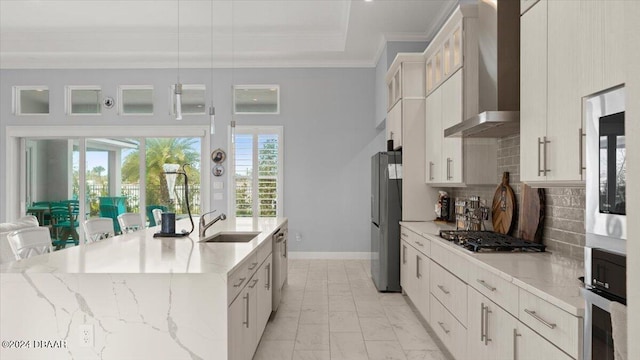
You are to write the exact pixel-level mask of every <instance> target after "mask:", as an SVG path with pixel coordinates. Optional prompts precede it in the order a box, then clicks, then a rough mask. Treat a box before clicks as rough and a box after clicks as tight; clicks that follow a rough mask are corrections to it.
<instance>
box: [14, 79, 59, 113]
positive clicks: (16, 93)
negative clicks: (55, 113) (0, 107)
mask: <svg viewBox="0 0 640 360" xmlns="http://www.w3.org/2000/svg"><path fill="white" fill-rule="evenodd" d="M23 90H36V91H44V90H46V91H48V92H49V97H48V98H49V103H48V105H49V112H47V113H24V112H22V103H21V99H20V98H21V96H20V94H21V92H22V91H23ZM11 103H12V106H13V109H12V113H13V114H14V115H16V116H49V115H50V114H51V90H50V89H49V86H47V85H16V86H13V101H12V102H11Z"/></svg>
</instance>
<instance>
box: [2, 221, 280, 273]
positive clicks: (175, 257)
mask: <svg viewBox="0 0 640 360" xmlns="http://www.w3.org/2000/svg"><path fill="white" fill-rule="evenodd" d="M286 222H287V219H286V218H269V219H260V220H257V221H252V219H244V218H243V219H230V218H229V219H227V220H224V221H218V222H217V223H216V224H215V225H213V226H212V227H210V228H209V229H207V231H206V233H205V238H210V237H212V236H214V235H216V234H218V233H222V232H254V231H255V232H260V234H259V235H258V236H257V237H256V238H255V239H253V240H251V241H249V242H246V243H216V242H200V241H201V240H202V239H200V238H199V236H198V218H194V223H195V226H196V228H195V230H194V231H193V233H192V234H191V235H190V236H188V237H180V238H154V237H153V234H154V233H156V232H159V231H160V227H159V226H156V227H151V228H147V229H144V230H141V231H136V232H133V233H129V234H124V235H119V236H115V237H112V238H108V239H104V240H101V241H98V242H95V243H91V244H85V245H80V246H74V247H71V248H67V249H63V250H59V251H54V252H52V253H50V254H44V255H39V256H35V257H32V258H29V259H25V260H20V261H15V262H11V263H7V264H3V265H2V266H0V273H20V272H27V273H79V274H82V273H93V274H124V273H139V274H144V273H147V274H163V273H176V274H180V273H189V274H194V273H195V274H197V273H213V274H227V273H229V272H230V271H232V270H233V269H234V268H235V267H237V266H238V265H240V264H241V263H242V261H243V260H244V259H245V258H246V257H247V256H248V255H249V254H251V253H252V252H253V251H254V250H255V249H257V248H258V247H259V246H260V245H261V244H262V243H263V242H264V241H265V240H267V239H268V238H269V236H270V235H271V234H272V233H273V232H274V231H275V230H276V229H278V228H279V227H280V226H282V225H283V224H285V223H286ZM190 227H191V224H190V223H189V219H182V220H179V221H177V222H176V229H189V228H190Z"/></svg>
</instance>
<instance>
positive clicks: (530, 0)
mask: <svg viewBox="0 0 640 360" xmlns="http://www.w3.org/2000/svg"><path fill="white" fill-rule="evenodd" d="M537 2H538V0H520V14H524V13H525V12H526V11H527V10H529V9H530V8H531V7H532V6H533V5H535V4H536V3H537Z"/></svg>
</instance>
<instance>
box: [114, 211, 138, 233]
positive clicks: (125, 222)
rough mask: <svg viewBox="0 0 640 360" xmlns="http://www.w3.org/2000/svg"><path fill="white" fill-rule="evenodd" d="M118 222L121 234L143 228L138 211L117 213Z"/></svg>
mask: <svg viewBox="0 0 640 360" xmlns="http://www.w3.org/2000/svg"><path fill="white" fill-rule="evenodd" d="M118 223H119V224H120V229H121V230H122V233H123V234H126V233H131V232H134V231H138V230H140V229H143V228H144V225H143V224H142V216H141V215H140V214H139V213H124V214H120V215H118Z"/></svg>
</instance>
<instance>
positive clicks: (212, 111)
mask: <svg viewBox="0 0 640 360" xmlns="http://www.w3.org/2000/svg"><path fill="white" fill-rule="evenodd" d="M210 91H211V106H210V107H209V117H210V118H211V135H214V134H215V133H216V108H215V106H213V0H211V89H210Z"/></svg>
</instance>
